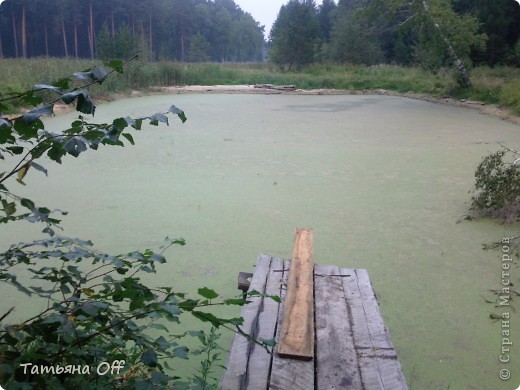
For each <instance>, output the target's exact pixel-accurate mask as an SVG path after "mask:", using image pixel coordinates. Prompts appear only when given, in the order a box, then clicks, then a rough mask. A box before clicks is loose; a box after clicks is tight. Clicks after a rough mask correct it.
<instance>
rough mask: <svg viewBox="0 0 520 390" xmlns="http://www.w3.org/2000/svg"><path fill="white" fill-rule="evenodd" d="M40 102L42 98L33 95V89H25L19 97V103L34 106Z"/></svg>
mask: <svg viewBox="0 0 520 390" xmlns="http://www.w3.org/2000/svg"><path fill="white" fill-rule="evenodd" d="M41 102H43V99H42V98H41V97H40V96H34V92H33V91H27V92H25V93H24V94H23V95H22V96H21V97H20V104H22V105H24V104H25V105H28V106H32V107H34V106H37V105H38V104H41Z"/></svg>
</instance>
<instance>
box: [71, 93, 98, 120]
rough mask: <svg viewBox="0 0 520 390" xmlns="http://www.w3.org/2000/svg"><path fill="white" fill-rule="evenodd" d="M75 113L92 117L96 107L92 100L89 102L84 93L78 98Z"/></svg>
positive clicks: (86, 94)
mask: <svg viewBox="0 0 520 390" xmlns="http://www.w3.org/2000/svg"><path fill="white" fill-rule="evenodd" d="M76 111H79V112H82V113H83V114H89V115H94V113H95V111H96V106H95V105H94V103H93V102H92V100H90V97H89V96H88V93H87V92H86V91H84V93H82V94H80V95H79V96H78V101H77V103H76Z"/></svg>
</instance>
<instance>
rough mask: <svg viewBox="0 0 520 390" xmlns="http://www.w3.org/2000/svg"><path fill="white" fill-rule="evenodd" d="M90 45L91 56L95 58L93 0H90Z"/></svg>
mask: <svg viewBox="0 0 520 390" xmlns="http://www.w3.org/2000/svg"><path fill="white" fill-rule="evenodd" d="M88 37H89V40H88V42H89V45H90V58H91V59H94V10H93V5H92V0H90V28H89V33H88Z"/></svg>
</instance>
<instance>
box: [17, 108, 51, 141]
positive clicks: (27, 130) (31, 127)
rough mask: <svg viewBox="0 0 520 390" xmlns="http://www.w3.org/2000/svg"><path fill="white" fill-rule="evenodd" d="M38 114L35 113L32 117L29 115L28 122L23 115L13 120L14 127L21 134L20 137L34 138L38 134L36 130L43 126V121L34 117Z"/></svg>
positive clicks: (25, 138)
mask: <svg viewBox="0 0 520 390" xmlns="http://www.w3.org/2000/svg"><path fill="white" fill-rule="evenodd" d="M38 115H39V114H35V115H34V117H31V116H29V119H31V121H30V122H27V121H26V119H25V115H24V116H23V117H21V118H17V119H16V120H15V121H14V129H15V130H16V132H17V133H18V134H20V135H21V136H22V139H24V140H29V139H31V138H36V137H37V136H38V130H41V129H44V128H45V126H44V125H43V122H42V121H41V120H40V119H38V118H36V116H38ZM40 116H41V115H40Z"/></svg>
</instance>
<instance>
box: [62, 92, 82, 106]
mask: <svg viewBox="0 0 520 390" xmlns="http://www.w3.org/2000/svg"><path fill="white" fill-rule="evenodd" d="M82 93H83V92H82V91H80V90H77V91H72V92H69V93H66V94H63V95H61V100H63V103H65V104H70V103H72V102H73V101H74V100H76V98H77V97H78V96H79V95H81V94H82Z"/></svg>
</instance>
